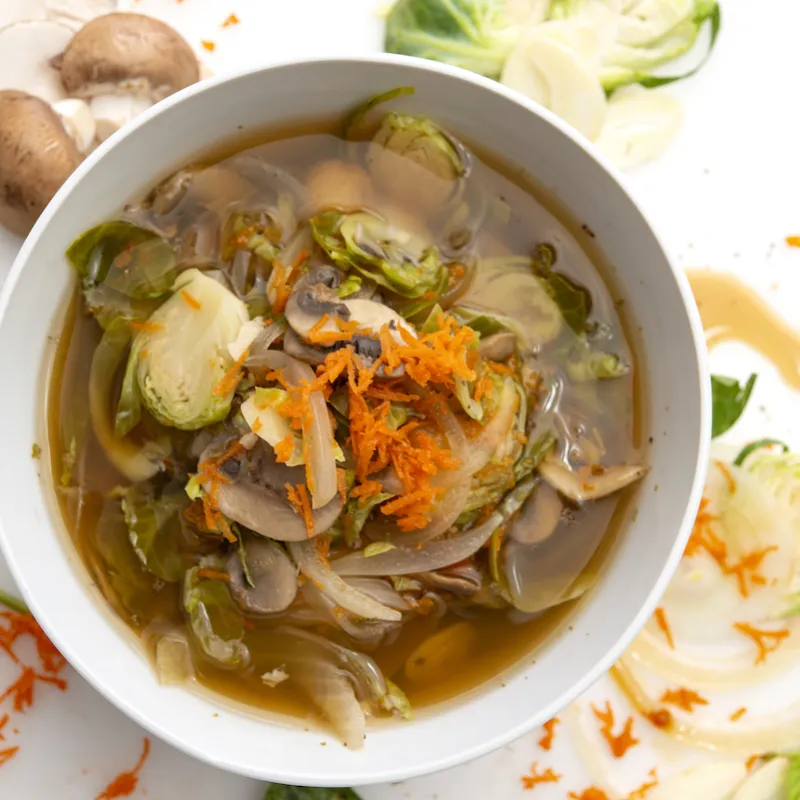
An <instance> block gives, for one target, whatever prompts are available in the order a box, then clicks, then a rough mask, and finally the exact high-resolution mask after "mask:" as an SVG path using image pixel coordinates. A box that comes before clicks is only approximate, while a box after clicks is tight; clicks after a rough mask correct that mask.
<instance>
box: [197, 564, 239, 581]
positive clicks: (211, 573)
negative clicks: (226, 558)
mask: <svg viewBox="0 0 800 800" xmlns="http://www.w3.org/2000/svg"><path fill="white" fill-rule="evenodd" d="M197 577H198V578H202V579H203V580H206V581H223V582H224V583H230V580H231V576H230V575H228V573H227V572H220V571H219V570H218V569H208V568H205V567H204V568H202V569H199V570H197Z"/></svg>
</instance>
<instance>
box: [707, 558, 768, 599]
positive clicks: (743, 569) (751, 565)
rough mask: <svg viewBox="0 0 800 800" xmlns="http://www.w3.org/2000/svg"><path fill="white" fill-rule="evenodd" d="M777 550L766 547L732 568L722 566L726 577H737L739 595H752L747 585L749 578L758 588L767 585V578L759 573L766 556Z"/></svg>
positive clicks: (741, 560)
mask: <svg viewBox="0 0 800 800" xmlns="http://www.w3.org/2000/svg"><path fill="white" fill-rule="evenodd" d="M777 549H778V548H777V547H776V546H772V547H765V548H763V549H761V550H754V551H753V552H751V553H747V554H745V555H744V556H742V557H741V558H740V559H739V561H737V562H736V563H735V564H732V565H731V566H728V565H727V564H725V565H721V566H722V571H723V572H724V573H725V574H726V575H735V576H736V580H737V582H738V584H739V593H740V594H741V595H742V597H748V596H749V595H750V589H749V587H748V585H747V579H748V578H749V579H750V582H751V583H753V584H755V585H758V586H763V585H764V584H765V583H766V578H764V576H763V575H762V574H761V572H760V571H759V570H760V569H761V563H762V562H763V561H764V557H765V556H766V555H768V554H769V553H771V552H773V551H774V550H777Z"/></svg>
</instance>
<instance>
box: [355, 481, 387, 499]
mask: <svg viewBox="0 0 800 800" xmlns="http://www.w3.org/2000/svg"><path fill="white" fill-rule="evenodd" d="M382 491H383V486H382V485H381V484H380V482H379V481H364V483H362V484H359V485H358V486H356V487H355V488H354V489H353V490H352V491H351V492H350V496H351V497H364V498H367V497H374V496H375V495H376V494H380V493H381V492H382Z"/></svg>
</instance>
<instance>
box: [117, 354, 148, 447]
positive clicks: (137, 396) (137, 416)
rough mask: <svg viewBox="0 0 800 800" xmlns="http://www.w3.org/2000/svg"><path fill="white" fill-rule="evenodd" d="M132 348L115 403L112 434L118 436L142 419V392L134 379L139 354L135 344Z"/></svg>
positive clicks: (123, 434)
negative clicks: (117, 400) (115, 410)
mask: <svg viewBox="0 0 800 800" xmlns="http://www.w3.org/2000/svg"><path fill="white" fill-rule="evenodd" d="M133 348H134V349H132V350H131V353H130V356H129V357H128V364H127V366H126V367H125V375H124V377H123V379H122V386H121V388H120V393H119V402H118V403H117V414H116V416H115V417H114V435H115V436H119V437H120V438H121V437H123V436H127V435H128V434H129V433H130V432H131V431H132V430H133V429H134V428H135V427H136V426H137V425H138V424H139V422H140V421H141V419H142V393H141V392H140V391H139V384H138V382H137V380H136V368H137V365H138V355H139V354H138V349H136V345H134V346H133Z"/></svg>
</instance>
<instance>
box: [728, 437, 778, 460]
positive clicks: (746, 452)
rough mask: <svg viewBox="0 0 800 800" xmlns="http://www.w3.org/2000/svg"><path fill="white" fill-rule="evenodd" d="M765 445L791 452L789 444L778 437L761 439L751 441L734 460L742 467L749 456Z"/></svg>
mask: <svg viewBox="0 0 800 800" xmlns="http://www.w3.org/2000/svg"><path fill="white" fill-rule="evenodd" d="M764 447H780V448H782V451H783V452H784V453H788V452H789V445H788V444H785V443H784V442H781V441H779V440H778V439H759V440H758V441H756V442H750V444H748V445H745V446H744V447H743V448H742V449H741V450H740V451H739V455H737V456H736V458H735V459H734V460H733V463H734V465H735V466H737V467H741V466H742V464H744V462H745V461H747V457H748V456H750V455H752V454H753V453H755V452H756V450H761V449H762V448H764Z"/></svg>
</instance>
